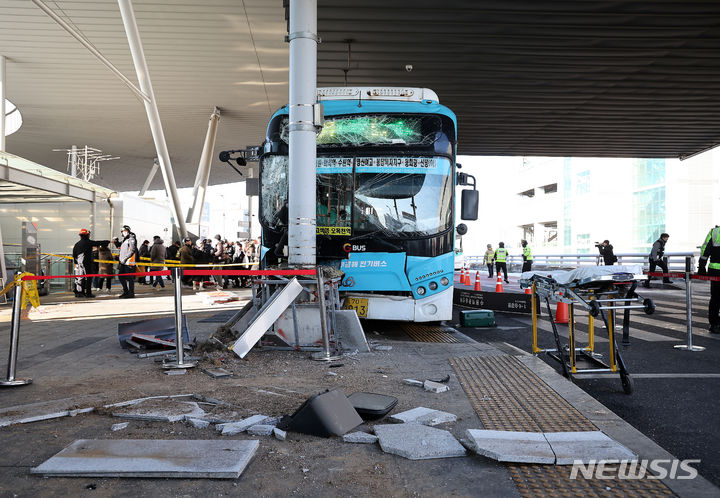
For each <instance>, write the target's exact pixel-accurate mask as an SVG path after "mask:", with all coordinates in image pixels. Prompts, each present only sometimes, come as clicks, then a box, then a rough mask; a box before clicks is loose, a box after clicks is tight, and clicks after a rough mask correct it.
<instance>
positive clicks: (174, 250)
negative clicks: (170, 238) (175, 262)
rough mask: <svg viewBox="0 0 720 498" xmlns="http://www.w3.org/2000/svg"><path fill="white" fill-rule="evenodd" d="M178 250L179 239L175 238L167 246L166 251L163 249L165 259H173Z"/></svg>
mask: <svg viewBox="0 0 720 498" xmlns="http://www.w3.org/2000/svg"><path fill="white" fill-rule="evenodd" d="M179 250H180V241H178V240H176V241H175V242H173V243H172V245H171V246H168V248H167V251H165V259H175V258H176V257H177V253H178V251H179Z"/></svg>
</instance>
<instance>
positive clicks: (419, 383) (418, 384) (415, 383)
mask: <svg viewBox="0 0 720 498" xmlns="http://www.w3.org/2000/svg"><path fill="white" fill-rule="evenodd" d="M403 382H404V383H405V384H407V385H408V386H415V387H423V386H424V385H425V383H424V382H423V381H421V380H415V379H403Z"/></svg>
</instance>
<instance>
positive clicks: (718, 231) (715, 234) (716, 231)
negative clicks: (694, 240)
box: [700, 227, 720, 270]
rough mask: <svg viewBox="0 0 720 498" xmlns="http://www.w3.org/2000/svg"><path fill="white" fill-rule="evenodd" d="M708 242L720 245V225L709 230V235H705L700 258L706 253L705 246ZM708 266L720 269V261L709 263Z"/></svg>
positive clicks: (712, 244)
mask: <svg viewBox="0 0 720 498" xmlns="http://www.w3.org/2000/svg"><path fill="white" fill-rule="evenodd" d="M708 244H710V245H711V246H720V227H715V228H713V229H712V230H710V231H709V232H708V234H707V237H705V242H703V245H702V249H700V259H702V255H703V254H705V247H707V245H708ZM708 268H712V269H713V270H720V262H718V263H712V262H711V263H709V264H708Z"/></svg>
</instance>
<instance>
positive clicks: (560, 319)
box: [555, 294, 570, 323]
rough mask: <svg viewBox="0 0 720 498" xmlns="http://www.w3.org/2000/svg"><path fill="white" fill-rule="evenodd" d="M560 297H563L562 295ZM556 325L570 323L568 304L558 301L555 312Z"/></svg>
mask: <svg viewBox="0 0 720 498" xmlns="http://www.w3.org/2000/svg"><path fill="white" fill-rule="evenodd" d="M560 295H561V296H562V294H560ZM555 323H570V313H569V311H568V304H567V303H562V302H559V301H558V303H557V309H556V310H555Z"/></svg>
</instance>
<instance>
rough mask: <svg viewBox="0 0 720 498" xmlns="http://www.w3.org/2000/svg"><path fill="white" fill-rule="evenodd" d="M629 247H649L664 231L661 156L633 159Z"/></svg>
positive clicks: (663, 190) (641, 249)
mask: <svg viewBox="0 0 720 498" xmlns="http://www.w3.org/2000/svg"><path fill="white" fill-rule="evenodd" d="M632 176H633V188H634V192H633V203H632V213H633V217H632V221H633V224H632V226H633V232H632V233H633V249H634V251H638V252H644V251H649V250H650V247H651V246H652V244H653V242H654V241H655V240H657V238H658V237H659V236H660V234H661V233H663V232H664V231H665V159H635V160H634V161H633V175H632Z"/></svg>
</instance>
